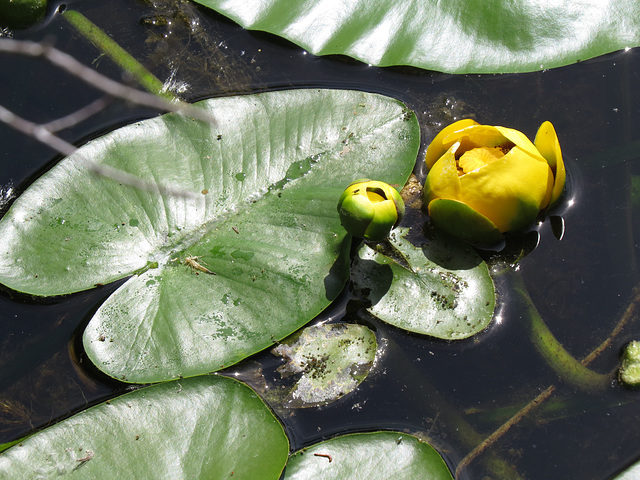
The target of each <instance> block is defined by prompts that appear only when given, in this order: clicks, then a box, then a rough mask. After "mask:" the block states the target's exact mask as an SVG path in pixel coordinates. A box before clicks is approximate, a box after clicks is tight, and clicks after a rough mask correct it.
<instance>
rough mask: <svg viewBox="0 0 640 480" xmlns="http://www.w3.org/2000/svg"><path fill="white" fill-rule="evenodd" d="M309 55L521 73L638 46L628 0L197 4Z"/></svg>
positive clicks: (638, 30) (639, 19)
mask: <svg viewBox="0 0 640 480" xmlns="http://www.w3.org/2000/svg"><path fill="white" fill-rule="evenodd" d="M195 1H196V2H198V3H201V4H203V5H206V6H208V7H210V8H212V9H214V10H216V11H218V12H220V13H222V14H223V15H226V16H227V17H229V18H231V19H233V20H234V21H236V22H237V23H239V24H240V25H242V26H243V27H245V28H248V29H251V30H262V31H265V32H269V33H273V34H275V35H280V36H282V37H284V38H286V39H287V40H290V41H292V42H293V43H295V44H297V45H300V46H302V47H303V48H305V49H306V50H308V51H309V52H311V53H313V54H315V55H328V54H344V55H349V56H350V57H353V58H356V59H358V60H361V61H363V62H365V63H369V64H373V65H378V66H389V65H412V66H414V67H420V68H426V69H429V70H438V71H442V72H449V73H507V72H527V71H535V70H541V69H543V68H552V67H558V66H562V65H568V64H571V63H575V62H578V61H581V60H586V59H588V58H592V57H596V56H598V55H602V54H605V53H609V52H613V51H614V50H619V49H622V48H625V47H632V46H638V45H640V15H638V5H637V3H636V1H634V0H618V1H616V2H606V3H603V2H601V1H600V0H585V1H583V2H579V3H575V2H562V3H558V2H556V3H555V4H554V5H553V6H551V7H550V5H549V3H548V2H547V1H546V0H514V1H509V2H491V3H488V2H486V1H483V0H449V1H446V2H429V1H424V0H377V1H375V2H372V1H370V0H348V1H345V0H298V1H296V2H295V5H292V4H291V2H290V1H289V0H255V1H252V2H242V1H237V0H236V1H234V0H195Z"/></svg>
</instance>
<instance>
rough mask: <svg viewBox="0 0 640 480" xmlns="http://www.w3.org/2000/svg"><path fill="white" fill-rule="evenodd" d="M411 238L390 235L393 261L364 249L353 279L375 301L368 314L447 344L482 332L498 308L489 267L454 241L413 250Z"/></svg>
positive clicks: (440, 239) (444, 239) (396, 233)
mask: <svg viewBox="0 0 640 480" xmlns="http://www.w3.org/2000/svg"><path fill="white" fill-rule="evenodd" d="M407 233H408V230H407V229H406V228H398V229H395V230H393V231H392V232H391V235H390V236H389V242H390V245H391V246H392V247H393V248H394V250H395V251H394V253H393V255H392V254H390V255H385V254H384V253H381V252H377V251H375V250H373V249H372V248H370V247H368V246H367V245H363V246H362V247H361V248H360V251H359V252H358V255H357V258H356V259H355V261H354V265H353V269H352V278H353V282H354V285H355V287H356V288H357V289H358V290H359V291H360V292H362V293H364V294H365V295H366V296H368V298H369V300H370V301H371V303H372V305H371V306H370V307H369V308H368V310H369V311H370V312H371V313H372V314H373V315H375V316H376V317H378V318H380V319H381V320H383V321H385V322H387V323H389V324H391V325H395V326H396V327H399V328H402V329H404V330H408V331H410V332H416V333H421V334H425V335H430V336H432V337H438V338H443V339H446V340H459V339H462V338H467V337H470V336H471V335H474V334H476V333H478V332H480V331H481V330H483V329H484V328H485V327H486V326H487V325H488V324H489V323H490V322H491V319H492V317H493V310H494V308H495V288H494V285H493V280H492V279H491V275H490V274H489V269H488V267H487V265H486V263H484V261H483V260H482V259H481V258H480V257H479V256H478V254H477V253H476V252H475V251H474V250H473V249H472V248H471V247H469V246H468V245H466V244H465V243H463V242H460V241H458V240H456V239H454V238H452V237H448V236H447V237H445V236H441V237H438V238H437V239H435V240H432V241H430V242H426V241H425V243H424V244H420V245H414V244H412V243H411V242H410V241H409V240H407V239H406V238H405V236H406V235H407Z"/></svg>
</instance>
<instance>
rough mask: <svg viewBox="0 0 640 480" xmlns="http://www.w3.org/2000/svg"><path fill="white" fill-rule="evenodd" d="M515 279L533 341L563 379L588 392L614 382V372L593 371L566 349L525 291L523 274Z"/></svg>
mask: <svg viewBox="0 0 640 480" xmlns="http://www.w3.org/2000/svg"><path fill="white" fill-rule="evenodd" d="M512 278H513V280H514V285H513V287H514V290H515V292H516V293H517V294H519V295H520V298H521V300H522V302H523V304H524V307H525V315H526V316H527V320H528V321H529V324H530V329H531V332H530V335H531V342H532V343H533V345H534V346H535V348H536V350H537V351H538V353H540V355H541V356H542V358H544V359H545V361H546V362H547V364H548V365H549V366H550V367H551V368H552V369H553V370H554V371H555V372H556V373H557V374H558V376H559V377H560V378H561V379H562V381H564V382H566V383H568V384H569V385H572V386H573V387H575V388H578V389H580V390H583V391H587V392H594V391H598V390H603V389H605V388H606V387H608V386H609V385H611V381H612V379H613V376H612V375H611V374H602V373H597V372H594V371H593V370H590V369H589V368H587V367H586V366H585V365H583V364H582V363H581V362H580V361H578V360H576V359H575V358H574V357H573V356H572V355H571V354H570V353H569V352H567V350H566V349H565V348H564V347H563V346H562V344H561V343H560V342H559V341H558V340H557V339H556V337H554V335H553V333H551V330H549V327H547V325H546V324H545V323H544V320H543V319H542V317H541V316H540V313H539V312H538V309H537V308H536V307H535V305H534V304H533V301H532V300H531V297H530V296H529V293H528V292H527V290H526V287H525V285H524V281H523V280H522V277H521V276H520V275H513V276H512Z"/></svg>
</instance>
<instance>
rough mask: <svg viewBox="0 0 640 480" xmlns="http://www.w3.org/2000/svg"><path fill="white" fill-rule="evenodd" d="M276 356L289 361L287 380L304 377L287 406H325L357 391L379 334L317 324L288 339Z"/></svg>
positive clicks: (283, 371)
mask: <svg viewBox="0 0 640 480" xmlns="http://www.w3.org/2000/svg"><path fill="white" fill-rule="evenodd" d="M272 351H273V353H274V354H276V355H280V356H282V357H284V358H285V359H286V360H287V363H285V364H284V365H283V366H281V367H280V368H278V371H279V372H280V374H281V375H282V376H283V377H285V376H289V375H296V374H300V378H299V379H298V380H297V382H296V383H295V385H294V386H293V388H292V389H291V392H290V393H289V395H288V396H287V398H286V399H285V401H284V405H285V406H286V407H313V406H318V405H325V404H327V403H330V402H332V401H334V400H337V399H338V398H340V397H343V396H344V395H346V394H347V393H350V392H352V391H353V390H355V389H356V388H357V387H358V385H359V384H360V383H361V382H362V381H363V380H364V379H365V378H366V376H367V375H368V373H369V370H371V366H372V365H373V361H374V359H375V356H376V351H377V342H376V336H375V334H374V333H373V332H372V331H371V330H369V329H368V328H367V327H365V326H363V325H348V324H332V325H314V326H312V327H308V328H305V329H304V330H302V331H301V332H299V333H297V334H295V335H293V336H292V337H291V338H288V339H286V340H285V341H284V342H283V343H281V344H280V345H278V346H277V347H276V348H274V349H273V350H272Z"/></svg>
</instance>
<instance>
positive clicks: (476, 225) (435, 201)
mask: <svg viewBox="0 0 640 480" xmlns="http://www.w3.org/2000/svg"><path fill="white" fill-rule="evenodd" d="M425 160H426V163H427V167H428V168H429V174H428V176H427V180H426V183H425V188H424V197H423V198H424V205H425V206H426V208H427V209H428V211H429V216H430V217H431V220H432V221H433V223H434V224H435V225H436V226H438V227H439V228H441V229H442V230H445V231H447V232H449V233H451V234H453V235H455V236H457V237H459V238H462V239H463V240H466V241H469V242H473V243H478V244H485V245H488V244H492V243H496V242H499V241H500V240H501V239H502V234H503V233H504V232H508V231H515V230H520V229H523V228H526V227H528V226H529V225H531V224H532V223H533V222H534V220H535V219H536V217H537V216H538V214H539V213H540V211H542V210H545V209H547V208H550V207H552V206H553V205H554V204H555V203H556V202H557V201H558V200H559V199H560V197H561V196H562V193H563V191H564V185H565V179H566V172H565V167H564V162H563V161H562V152H561V150H560V144H559V143H558V137H557V135H556V132H555V130H554V128H553V125H551V123H550V122H544V123H543V124H542V125H541V126H540V129H539V130H538V133H537V135H536V138H535V141H534V143H531V141H530V140H529V139H528V138H527V137H526V136H525V135H524V134H523V133H522V132H519V131H518V130H514V129H512V128H505V127H496V126H489V125H480V124H478V123H477V122H475V121H474V120H470V119H465V120H460V121H458V122H455V123H453V124H451V125H449V126H448V127H446V128H444V129H443V130H442V131H441V132H440V133H439V134H438V135H437V136H436V137H435V138H434V139H433V142H431V144H430V145H429V147H428V149H427V153H426V156H425Z"/></svg>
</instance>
